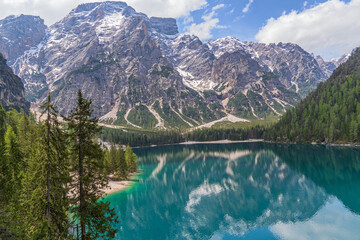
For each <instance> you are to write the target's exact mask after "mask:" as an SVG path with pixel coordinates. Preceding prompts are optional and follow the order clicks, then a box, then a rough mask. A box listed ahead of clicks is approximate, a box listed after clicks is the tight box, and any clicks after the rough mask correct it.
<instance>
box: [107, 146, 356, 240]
mask: <svg viewBox="0 0 360 240" xmlns="http://www.w3.org/2000/svg"><path fill="white" fill-rule="evenodd" d="M350 152H352V153H350ZM136 153H137V154H138V156H139V160H140V163H141V168H142V169H143V172H142V173H141V174H140V175H139V176H138V178H139V182H138V183H135V184H134V186H133V187H131V188H129V189H127V190H125V191H123V192H120V193H117V194H113V195H110V196H108V197H107V199H108V200H110V201H111V202H112V206H113V207H114V208H115V210H116V212H117V213H118V215H119V216H120V220H121V222H120V223H119V229H120V231H119V233H118V235H117V238H119V239H120V238H123V239H128V238H130V239H210V238H213V239H227V238H232V239H233V238H239V239H253V238H255V239H256V238H266V239H278V238H284V239H288V238H289V239H291V236H292V235H291V234H290V236H288V235H286V233H287V230H288V232H293V233H294V234H296V233H298V231H300V230H299V229H301V231H305V229H306V227H307V225H306V223H309V221H313V222H314V221H315V220H316V219H317V217H318V213H319V212H320V213H322V214H325V215H326V214H328V215H330V216H332V217H334V216H333V215H332V214H335V213H336V214H337V215H339V211H340V212H341V213H343V216H345V215H346V214H352V215H353V217H354V218H345V217H344V218H343V220H349V221H350V220H351V221H353V222H354V221H355V223H356V222H357V221H359V216H358V215H355V214H353V213H351V212H349V211H348V210H347V209H346V208H345V207H343V205H342V203H341V202H340V201H342V202H343V203H344V204H345V206H346V207H347V208H349V209H350V210H351V211H352V212H354V213H357V214H358V209H359V208H358V203H357V201H358V200H357V199H356V200H354V199H351V196H355V194H359V193H360V192H359V188H358V187H356V186H359V157H358V156H359V155H357V156H356V154H358V153H359V152H358V150H357V149H352V148H346V149H338V148H330V149H327V148H325V147H323V146H320V147H319V146H309V145H301V146H297V145H296V146H295V145H284V144H266V143H242V144H224V145H214V144H212V145H191V146H179V145H177V146H164V147H157V148H144V149H137V150H136ZM328 159H331V164H330V163H327V162H328V161H329V160H328ZM345 159H347V161H348V164H344V163H343V161H344V160H345ZM324 162H325V163H324ZM336 169H338V170H336ZM355 175H356V176H355ZM348 181H351V183H348ZM353 181H354V184H353ZM356 181H357V182H356ZM356 184H357V185H356ZM345 185H346V186H345ZM343 188H345V189H347V190H350V191H351V193H348V192H347V191H344V190H343ZM332 195H335V197H333V196H332ZM359 195H360V194H359ZM359 195H358V196H359ZM337 199H340V201H339V200H337ZM334 204H335V205H336V206H339V207H337V208H335V209H337V210H336V211H337V212H336V211H332V210H331V209H334ZM329 209H330V210H329ZM319 210H320V211H319ZM314 219H315V220H314ZM315 222H316V221H315ZM298 224H303V225H302V227H301V228H292V227H293V226H299V225H298ZM304 224H305V225H304ZM317 224H318V226H319V224H321V223H319V221H317ZM334 224H336V223H335V221H334ZM330 225H331V223H330ZM331 226H332V225H331ZM332 227H333V228H334V229H336V228H337V227H341V226H339V225H338V226H336V225H335V226H332ZM342 229H344V227H343V226H342ZM319 231H320V230H319ZM356 231H359V230H357V229H353V230H352V232H351V231H350V233H356ZM305 232H306V231H305ZM305 232H304V236H305V237H306V236H307V235H306V234H305ZM348 232H349V230H348ZM357 233H359V232H357ZM294 234H293V235H294ZM307 234H310V235H309V237H311V236H315V235H314V233H311V232H310V233H307ZM317 236H319V235H317ZM320 236H321V235H320ZM294 237H295V239H296V237H297V236H294ZM304 239H307V238H304ZM310 239H311V238H310ZM345 239H346V238H345Z"/></svg>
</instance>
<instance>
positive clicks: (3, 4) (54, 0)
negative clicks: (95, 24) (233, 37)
mask: <svg viewBox="0 0 360 240" xmlns="http://www.w3.org/2000/svg"><path fill="white" fill-rule="evenodd" d="M94 1H102V0H94ZM123 1H125V2H127V3H128V5H130V6H132V7H133V8H135V10H136V11H139V12H143V13H145V14H147V15H149V16H157V17H173V18H179V17H186V16H188V15H189V13H190V12H192V11H195V10H198V9H201V8H202V7H204V6H205V5H206V4H207V0H181V1H179V0H151V1H150V0H123ZM86 2H91V1H89V0H76V1H74V0H61V1H60V0H0V19H2V18H5V17H7V16H9V15H13V14H14V15H16V14H30V15H36V16H40V17H41V18H43V19H44V20H45V23H46V24H48V25H51V24H53V23H55V22H56V21H58V20H61V19H62V18H63V17H65V15H66V14H68V13H69V12H70V11H71V9H73V8H75V7H76V6H77V5H79V4H81V3H86Z"/></svg>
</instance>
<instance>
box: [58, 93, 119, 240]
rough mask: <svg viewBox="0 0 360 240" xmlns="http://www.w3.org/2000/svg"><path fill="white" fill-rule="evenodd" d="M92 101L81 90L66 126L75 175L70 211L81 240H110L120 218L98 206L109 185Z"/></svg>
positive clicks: (66, 119) (102, 206) (111, 211)
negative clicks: (72, 205)
mask: <svg viewBox="0 0 360 240" xmlns="http://www.w3.org/2000/svg"><path fill="white" fill-rule="evenodd" d="M90 106H91V100H86V99H84V98H83V97H82V93H81V91H80V90H79V92H78V100H77V106H76V107H75V109H74V110H73V111H72V112H71V114H70V115H69V117H64V119H65V121H66V122H67V125H68V126H67V131H68V134H69V137H70V143H71V156H72V159H73V162H72V171H73V172H74V173H75V175H76V177H74V179H73V181H72V182H71V184H70V188H71V192H72V193H73V194H72V198H71V203H72V204H74V205H75V204H76V205H75V206H74V207H72V208H71V212H72V213H73V222H74V224H79V226H80V235H81V239H82V240H85V239H97V238H99V237H101V238H102V239H109V238H112V237H114V236H115V233H116V230H115V229H113V228H112V226H113V224H114V223H116V222H117V221H118V220H117V217H115V214H114V212H113V209H110V207H109V204H107V203H102V202H97V200H98V199H99V197H101V195H102V192H101V190H100V189H102V188H104V187H105V186H106V185H107V176H106V175H105V174H99V173H101V170H102V169H104V166H103V152H102V150H101V148H100V145H99V144H98V143H97V142H95V141H94V137H95V134H96V133H98V132H99V131H100V128H99V127H98V124H97V123H98V119H97V118H92V117H91V114H92V112H93V111H92V110H91V109H90Z"/></svg>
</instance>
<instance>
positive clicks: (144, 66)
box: [0, 2, 334, 127]
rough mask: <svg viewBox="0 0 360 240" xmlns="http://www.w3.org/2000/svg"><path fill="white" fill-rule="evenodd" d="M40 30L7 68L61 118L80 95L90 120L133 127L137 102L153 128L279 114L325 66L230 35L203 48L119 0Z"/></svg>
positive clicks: (300, 53)
mask: <svg viewBox="0 0 360 240" xmlns="http://www.w3.org/2000/svg"><path fill="white" fill-rule="evenodd" d="M34 19H35V18H34ZM2 21H4V20H2ZM39 22H42V21H39ZM40 25H41V24H39V26H40ZM0 29H1V27H0ZM41 29H43V30H41ZM45 29H46V27H39V31H40V32H37V31H33V33H32V34H33V35H34V36H33V37H32V39H34V40H33V41H32V42H31V44H30V45H29V46H27V45H26V46H23V45H24V43H23V42H21V41H20V40H19V41H17V42H15V43H14V44H18V45H21V46H23V47H21V48H20V47H19V48H18V49H19V52H18V53H16V54H17V55H16V54H14V59H15V58H16V59H15V60H13V65H12V67H13V69H14V71H15V73H17V74H19V76H21V78H22V80H23V82H24V83H25V88H26V97H27V99H29V100H31V101H32V102H35V103H38V104H39V103H41V101H42V100H43V99H44V98H45V97H46V94H47V92H51V93H52V95H53V99H54V101H55V104H56V105H57V106H58V107H59V109H60V111H61V113H63V114H67V113H68V112H69V111H70V110H71V109H72V108H73V107H74V106H75V103H76V92H77V90H78V89H81V90H82V91H83V93H84V96H85V97H87V98H91V99H92V101H93V106H94V114H95V115H96V116H98V117H101V119H102V120H103V121H106V122H115V123H118V124H126V123H128V124H129V122H128V120H127V117H128V115H129V114H130V115H131V116H132V119H138V120H139V123H142V116H135V117H134V116H133V115H134V114H135V113H134V111H133V109H135V108H136V107H137V106H139V105H142V106H146V107H145V108H143V107H141V108H140V107H139V109H148V110H149V111H148V114H149V115H154V117H156V119H157V121H158V124H157V127H167V126H177V127H178V126H184V127H189V126H193V125H198V124H201V123H204V122H209V121H212V120H216V119H219V118H221V117H224V116H225V115H226V114H234V115H237V116H240V117H245V118H264V117H267V116H271V115H280V114H282V113H283V112H285V111H286V109H287V108H289V107H292V106H294V105H295V104H296V103H298V102H299V101H300V99H301V97H304V96H305V95H306V94H307V93H308V92H309V91H311V90H312V89H314V88H315V87H316V85H317V84H318V83H319V82H321V81H323V80H325V79H326V78H327V77H328V75H329V74H330V72H331V71H332V70H331V69H332V65H331V64H334V63H326V62H325V61H323V62H320V60H319V59H318V60H317V59H315V58H314V57H313V56H312V55H311V54H309V53H307V52H306V51H304V50H303V49H302V48H300V47H299V46H297V45H295V44H282V43H279V44H261V43H252V42H241V41H239V40H237V39H235V38H230V37H227V38H221V39H218V40H214V41H209V42H207V43H203V42H202V41H200V39H199V38H198V37H196V36H193V35H186V34H178V29H177V26H176V20H175V19H169V18H154V17H153V18H148V17H147V16H146V15H145V14H142V13H138V12H136V11H135V10H134V9H133V8H131V7H129V6H127V4H126V3H122V2H101V3H88V4H81V5H79V6H78V7H77V8H75V9H74V10H72V11H71V12H70V13H69V14H68V15H67V16H66V17H65V18H64V19H62V20H61V21H59V22H57V23H55V24H54V25H52V26H50V27H49V28H48V29H47V30H46V34H45ZM29 35H31V34H29ZM0 36H1V37H2V36H3V35H2V34H0ZM35 36H36V37H35ZM8 48H9V47H8V45H6V44H5V45H4V49H5V50H4V51H5V52H9V53H10V52H11V51H10V49H8ZM16 56H18V57H16ZM135 124H136V123H135Z"/></svg>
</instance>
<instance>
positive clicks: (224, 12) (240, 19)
mask: <svg viewBox="0 0 360 240" xmlns="http://www.w3.org/2000/svg"><path fill="white" fill-rule="evenodd" d="M207 2H208V4H207V5H206V6H205V7H203V8H202V9H199V10H195V11H193V12H191V13H190V16H192V17H193V19H194V23H196V24H199V23H201V22H203V21H204V20H203V19H202V18H201V17H202V16H203V15H206V13H208V12H210V11H211V9H212V8H213V7H215V6H217V5H220V4H224V7H222V8H220V9H218V10H217V11H216V13H217V16H216V17H217V18H218V19H219V25H221V26H223V27H224V28H214V29H212V30H211V34H212V37H211V38H220V37H225V36H233V37H236V38H238V39H240V40H243V41H254V40H255V35H256V33H257V32H258V31H259V30H260V28H261V27H262V26H264V25H265V24H266V21H267V20H268V19H269V18H278V17H280V16H281V15H282V14H283V13H284V12H286V13H289V12H290V11H292V10H296V11H303V10H304V9H306V8H310V7H311V6H313V5H315V4H319V3H323V2H326V0H318V1H314V0H308V1H304V0H254V1H252V3H251V4H250V5H249V8H248V10H247V12H243V10H244V9H245V7H246V6H247V5H248V3H249V1H248V0H223V1H221V0H209V1H207ZM345 2H348V1H345ZM359 15H360V13H359ZM185 19H186V17H185V18H184V17H181V18H178V25H179V30H180V31H181V32H187V29H186V26H188V24H184V20H185Z"/></svg>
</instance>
